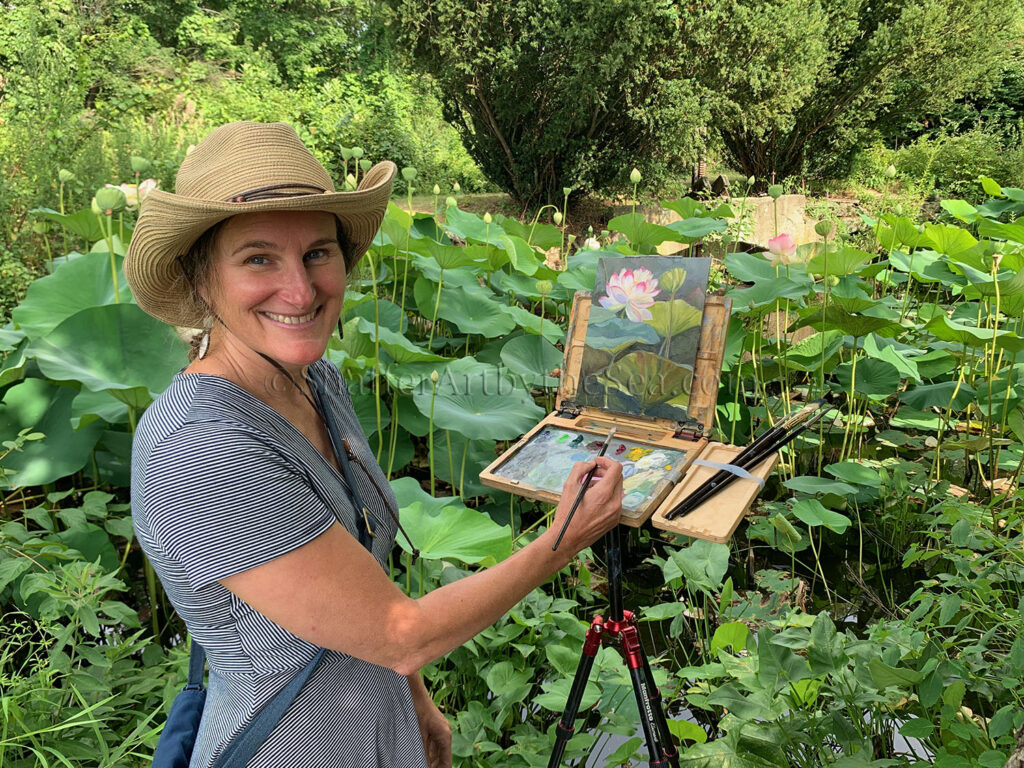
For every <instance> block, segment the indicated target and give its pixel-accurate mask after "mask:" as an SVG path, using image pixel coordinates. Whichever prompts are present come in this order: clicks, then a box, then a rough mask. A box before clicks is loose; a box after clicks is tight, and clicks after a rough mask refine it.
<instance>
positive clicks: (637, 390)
mask: <svg viewBox="0 0 1024 768" xmlns="http://www.w3.org/2000/svg"><path fill="white" fill-rule="evenodd" d="M692 380H693V371H692V370H690V369H689V368H686V367H685V366H682V365H679V364H678V363H674V362H672V361H671V360H668V359H667V358H664V357H661V356H660V355H656V354H654V353H653V352H643V351H640V352H632V353H630V354H628V355H626V356H625V357H623V358H620V359H619V360H616V361H615V362H614V363H612V364H611V365H610V366H608V370H606V371H605V373H604V375H603V376H599V377H598V381H600V382H601V383H602V384H604V385H605V386H606V387H612V388H615V389H618V390H620V391H622V392H625V393H627V394H629V395H632V396H633V397H634V398H636V399H637V400H638V401H639V403H640V405H641V406H642V407H643V408H644V409H645V410H646V409H647V408H649V407H651V406H653V405H658V404H659V403H666V402H668V401H669V400H673V399H675V398H677V397H678V396H679V395H680V394H681V393H683V392H689V391H690V382H691V381H692Z"/></svg>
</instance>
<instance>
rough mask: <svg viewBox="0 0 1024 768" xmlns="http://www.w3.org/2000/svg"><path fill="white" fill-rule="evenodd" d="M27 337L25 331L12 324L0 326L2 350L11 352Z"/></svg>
mask: <svg viewBox="0 0 1024 768" xmlns="http://www.w3.org/2000/svg"><path fill="white" fill-rule="evenodd" d="M24 338H25V332H24V331H19V330H17V329H15V328H12V327H11V326H8V327H7V328H0V352H10V351H11V350H12V349H14V348H15V347H17V346H18V344H20V343H21V341H22V339H24Z"/></svg>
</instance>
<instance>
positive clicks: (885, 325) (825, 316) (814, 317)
mask: <svg viewBox="0 0 1024 768" xmlns="http://www.w3.org/2000/svg"><path fill="white" fill-rule="evenodd" d="M802 325H807V326H810V327H811V328H816V329H818V330H824V331H828V330H839V331H842V332H843V333H845V334H847V335H849V336H855V337H858V338H860V337H862V336H866V335H867V334H869V333H877V334H878V335H879V336H886V337H890V338H891V337H893V336H895V335H896V334H898V333H900V332H901V331H902V330H903V326H901V325H900V324H899V323H895V322H893V321H892V320H888V319H886V318H883V317H871V316H870V315H852V314H850V313H849V312H844V311H843V310H842V309H840V308H839V307H836V306H834V305H829V307H828V309H827V310H826V311H824V312H823V311H822V310H821V309H820V308H819V309H816V310H814V311H813V312H811V314H809V315H807V316H806V317H804V318H803V320H802Z"/></svg>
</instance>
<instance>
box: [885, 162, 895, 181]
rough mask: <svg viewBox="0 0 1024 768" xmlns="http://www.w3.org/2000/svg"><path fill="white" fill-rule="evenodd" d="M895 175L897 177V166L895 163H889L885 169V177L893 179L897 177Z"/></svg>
mask: <svg viewBox="0 0 1024 768" xmlns="http://www.w3.org/2000/svg"><path fill="white" fill-rule="evenodd" d="M895 177H896V166H895V165H893V164H892V163H889V165H888V166H887V167H886V169H885V178H887V179H892V178H895Z"/></svg>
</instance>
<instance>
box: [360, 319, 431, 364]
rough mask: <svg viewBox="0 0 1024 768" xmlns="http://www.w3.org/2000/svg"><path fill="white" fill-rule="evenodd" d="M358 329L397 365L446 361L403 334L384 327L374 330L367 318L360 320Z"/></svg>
mask: <svg viewBox="0 0 1024 768" xmlns="http://www.w3.org/2000/svg"><path fill="white" fill-rule="evenodd" d="M358 328H359V331H360V333H364V334H366V335H367V336H368V337H369V338H370V340H371V341H376V342H378V343H379V344H380V347H381V349H383V350H384V351H385V352H387V353H388V354H389V355H391V358H392V359H393V360H394V361H395V362H396V363H412V362H437V361H441V360H445V359H446V358H444V357H442V356H441V355H435V354H434V353H433V352H429V351H427V350H426V349H424V348H423V347H419V346H417V345H415V344H413V343H412V342H411V341H409V340H408V339H407V338H405V336H403V335H402V334H400V333H395V332H394V331H391V330H388V329H387V328H385V327H384V326H380V327H378V328H374V327H373V323H372V322H371V321H369V320H367V319H365V318H362V317H361V318H359V323H358Z"/></svg>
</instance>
